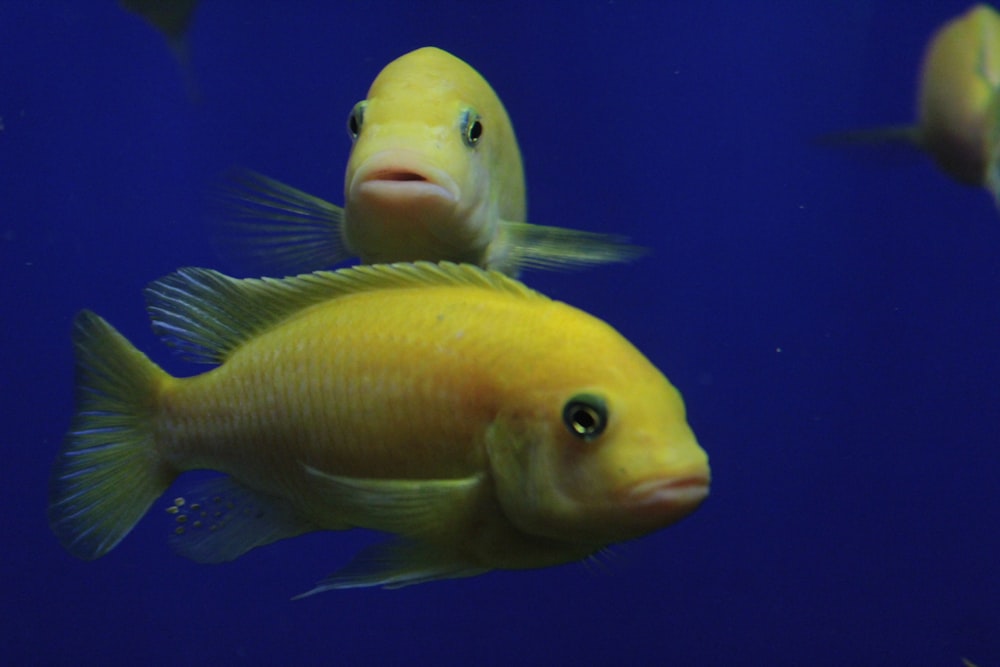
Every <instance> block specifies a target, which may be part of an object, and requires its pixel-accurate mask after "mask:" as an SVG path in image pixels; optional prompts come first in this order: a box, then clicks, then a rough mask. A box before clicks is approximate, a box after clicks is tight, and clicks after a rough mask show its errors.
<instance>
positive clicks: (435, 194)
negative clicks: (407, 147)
mask: <svg viewBox="0 0 1000 667" xmlns="http://www.w3.org/2000/svg"><path fill="white" fill-rule="evenodd" d="M459 194H460V193H459V188H458V184H457V183H455V180H454V179H453V178H452V177H451V176H450V175H449V174H448V173H446V172H445V171H443V170H441V169H437V168H436V167H433V166H431V165H429V164H427V163H426V160H423V159H421V157H420V155H418V154H411V153H410V152H408V151H401V150H389V151H382V152H381V153H377V154H375V155H373V156H371V157H370V158H369V159H368V160H366V161H365V162H364V164H362V165H361V167H360V168H359V169H358V170H357V171H356V172H355V173H354V176H353V177H352V178H351V183H350V187H349V193H348V195H349V198H351V199H353V200H355V201H358V202H359V203H360V201H368V202H371V204H372V205H376V203H380V204H382V205H389V206H393V205H411V204H413V203H414V201H415V200H416V201H418V202H420V203H421V204H422V205H428V204H430V203H431V202H437V203H438V205H440V206H453V205H454V204H455V203H456V202H457V201H458V199H459Z"/></svg>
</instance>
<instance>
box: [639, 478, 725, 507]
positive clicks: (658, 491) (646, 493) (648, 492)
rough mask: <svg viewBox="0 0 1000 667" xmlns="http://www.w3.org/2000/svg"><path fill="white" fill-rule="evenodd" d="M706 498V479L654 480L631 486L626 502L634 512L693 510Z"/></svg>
mask: <svg viewBox="0 0 1000 667" xmlns="http://www.w3.org/2000/svg"><path fill="white" fill-rule="evenodd" d="M707 496H708V477H706V476H704V475H695V476H691V477H681V478H674V479H654V480H650V481H648V482H642V483H641V484H637V485H635V486H633V487H632V488H631V489H630V490H629V492H628V495H627V502H628V503H629V504H631V505H633V507H634V508H635V509H636V510H640V511H641V510H649V511H653V512H655V511H657V510H663V509H666V508H677V509H685V508H690V509H693V508H694V507H695V506H697V505H698V504H699V503H700V502H701V501H703V500H704V499H705V498H706V497H707Z"/></svg>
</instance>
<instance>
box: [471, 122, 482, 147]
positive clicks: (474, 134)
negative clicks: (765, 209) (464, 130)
mask: <svg viewBox="0 0 1000 667" xmlns="http://www.w3.org/2000/svg"><path fill="white" fill-rule="evenodd" d="M481 136H483V124H482V123H480V122H479V121H478V120H476V121H473V122H472V125H470V126H469V141H472V142H476V141H479V137H481Z"/></svg>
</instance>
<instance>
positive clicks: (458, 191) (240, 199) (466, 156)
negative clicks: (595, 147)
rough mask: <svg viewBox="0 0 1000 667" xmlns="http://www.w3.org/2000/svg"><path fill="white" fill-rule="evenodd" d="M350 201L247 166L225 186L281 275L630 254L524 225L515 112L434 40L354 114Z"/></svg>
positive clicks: (586, 237)
mask: <svg viewBox="0 0 1000 667" xmlns="http://www.w3.org/2000/svg"><path fill="white" fill-rule="evenodd" d="M348 132H349V134H350V136H351V138H352V141H353V146H352V149H351V154H350V157H349V159H348V163H347V169H346V173H345V178H344V202H345V204H344V207H343V208H340V207H338V206H336V205H334V204H331V203H329V202H327V201H324V200H322V199H319V198H317V197H313V196H312V195H309V194H307V193H305V192H302V191H301V190H297V189H295V188H292V187H290V186H288V185H285V184H283V183H280V182H278V181H275V180H273V179H270V178H267V177H265V176H262V175H260V174H256V173H254V172H249V171H245V170H240V171H235V172H233V173H232V174H231V177H230V179H229V180H230V183H229V186H228V187H227V188H225V189H222V190H221V191H220V195H221V199H222V200H223V204H224V206H223V210H222V212H221V213H220V217H221V218H223V220H224V221H226V226H227V227H228V228H229V229H230V232H231V233H232V237H234V238H236V239H238V240H239V243H238V244H234V247H235V248H236V249H237V250H239V251H241V252H242V254H243V256H244V261H247V262H249V263H251V264H253V265H254V266H256V267H259V268H261V269H263V270H279V271H283V272H296V271H311V270H315V269H319V268H326V267H328V266H330V265H332V264H335V263H337V262H339V261H343V260H345V259H347V258H350V257H359V258H360V259H361V261H362V262H363V263H383V262H398V261H417V260H428V261H453V262H468V263H472V264H476V265H479V266H481V267H484V268H491V269H496V270H500V271H503V272H505V273H508V274H512V275H513V274H516V273H517V272H518V271H519V270H520V269H521V268H524V267H547V268H559V267H571V266H577V265H589V264H596V263H603V262H615V261H626V260H629V259H632V258H634V257H636V256H637V255H638V254H639V252H640V251H639V249H638V248H636V247H634V246H630V245H628V244H627V243H626V242H625V241H624V239H623V238H622V237H618V236H614V235H606V234H595V233H591V232H582V231H577V230H572V229H566V228H559V227H547V226H541V225H533V224H529V223H527V222H526V221H525V220H526V215H527V207H526V199H525V183H524V170H523V166H522V163H521V153H520V149H519V148H518V144H517V138H516V137H515V135H514V128H513V125H512V124H511V121H510V118H509V117H508V115H507V111H506V110H505V109H504V106H503V103H502V102H501V101H500V98H499V97H498V96H497V94H496V93H495V92H494V90H493V89H492V88H491V87H490V85H489V83H487V81H486V80H485V79H484V78H483V77H482V76H481V75H480V74H479V73H478V72H477V71H476V70H475V69H473V68H472V67H470V66H469V65H468V64H466V63H465V62H464V61H462V60H460V59H459V58H456V57H455V56H453V55H451V54H450V53H447V52H445V51H442V50H441V49H437V48H433V47H425V48H421V49H417V50H416V51H412V52H410V53H407V54H405V55H403V56H401V57H399V58H397V59H396V60H394V61H392V62H391V63H389V64H388V65H387V66H386V67H385V68H384V69H383V70H382V71H381V72H380V73H379V75H378V76H377V77H376V78H375V80H374V82H373V83H372V85H371V88H370V89H369V91H368V94H367V96H366V98H365V99H364V100H362V101H360V102H358V103H357V104H356V105H355V106H354V108H353V109H352V110H351V113H350V115H349V117H348Z"/></svg>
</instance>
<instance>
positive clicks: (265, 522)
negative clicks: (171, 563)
mask: <svg viewBox="0 0 1000 667" xmlns="http://www.w3.org/2000/svg"><path fill="white" fill-rule="evenodd" d="M167 512H168V513H169V514H171V515H172V516H173V518H174V530H173V533H172V534H171V536H170V546H171V547H172V548H173V549H174V551H175V552H177V553H178V554H180V555H182V556H185V557H186V558H190V559H191V560H194V561H197V562H199V563H223V562H226V561H230V560H234V559H236V558H238V557H240V556H242V555H243V554H245V553H246V552H247V551H250V550H251V549H253V548H255V547H259V546H263V545H265V544H270V543H272V542H276V541H278V540H282V539H285V538H287V537H295V536H296V535H301V534H302V533H308V532H310V531H313V530H318V528H317V527H316V526H314V525H312V524H311V523H309V522H308V521H305V520H303V519H301V518H299V517H298V516H297V515H296V514H295V512H294V511H293V510H292V508H291V507H290V506H289V505H288V504H287V503H285V502H284V501H282V500H280V499H277V498H272V497H270V496H267V495H264V494H262V493H258V492H256V491H253V490H252V489H249V488H247V487H245V486H243V485H242V484H240V483H239V482H236V481H235V480H233V479H232V478H230V477H214V478H212V479H209V480H205V481H203V482H200V483H198V484H195V485H193V486H192V487H191V489H190V492H189V493H188V494H186V495H185V496H183V497H179V498H177V499H175V500H174V504H173V505H171V506H170V507H168V508H167Z"/></svg>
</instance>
